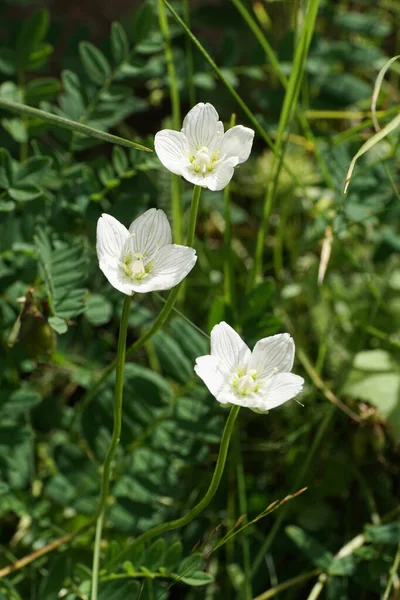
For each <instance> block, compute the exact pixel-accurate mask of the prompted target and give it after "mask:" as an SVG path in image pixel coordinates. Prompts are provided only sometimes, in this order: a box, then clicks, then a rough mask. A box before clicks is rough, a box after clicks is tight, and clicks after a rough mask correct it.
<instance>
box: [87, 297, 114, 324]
mask: <svg viewBox="0 0 400 600" xmlns="http://www.w3.org/2000/svg"><path fill="white" fill-rule="evenodd" d="M112 314H113V306H112V304H111V302H110V301H109V300H107V298H106V297H105V296H101V295H100V294H91V295H90V296H89V298H88V299H87V300H86V310H85V317H86V318H87V320H88V321H89V322H90V323H91V324H92V325H96V326H97V327H99V326H100V325H105V324H106V323H108V322H109V321H110V319H111V317H112Z"/></svg>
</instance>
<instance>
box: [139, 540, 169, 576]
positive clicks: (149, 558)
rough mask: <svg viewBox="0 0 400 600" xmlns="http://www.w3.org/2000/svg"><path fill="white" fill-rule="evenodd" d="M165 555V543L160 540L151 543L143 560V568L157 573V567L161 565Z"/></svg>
mask: <svg viewBox="0 0 400 600" xmlns="http://www.w3.org/2000/svg"><path fill="white" fill-rule="evenodd" d="M164 553H165V541H164V540H163V539H162V538H160V539H159V540H156V541H155V542H153V543H152V544H151V546H150V548H149V549H148V550H147V551H146V556H145V559H144V566H146V568H147V569H149V571H152V572H153V573H154V572H155V571H157V569H158V567H160V566H161V565H162V564H163V560H164Z"/></svg>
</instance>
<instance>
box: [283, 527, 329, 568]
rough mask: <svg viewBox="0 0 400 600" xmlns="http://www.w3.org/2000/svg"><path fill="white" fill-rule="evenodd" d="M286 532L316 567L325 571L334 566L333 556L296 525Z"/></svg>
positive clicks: (287, 528) (288, 528)
mask: <svg viewBox="0 0 400 600" xmlns="http://www.w3.org/2000/svg"><path fill="white" fill-rule="evenodd" d="M285 532H286V534H287V535H288V536H289V537H290V539H291V540H292V541H293V542H294V543H295V544H296V546H297V547H298V548H300V550H301V551H302V552H304V554H305V555H306V556H308V558H309V559H310V560H311V561H312V563H313V564H314V565H315V566H316V567H320V568H321V569H324V570H326V569H329V567H330V565H331V564H332V560H333V554H332V553H331V552H330V551H329V550H327V549H326V548H324V546H322V544H320V543H319V542H317V540H315V539H314V538H313V537H311V536H310V535H308V533H306V532H305V531H304V530H303V529H300V527H296V526H295V525H289V526H288V527H286V529H285Z"/></svg>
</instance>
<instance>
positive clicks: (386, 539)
mask: <svg viewBox="0 0 400 600" xmlns="http://www.w3.org/2000/svg"><path fill="white" fill-rule="evenodd" d="M364 535H365V539H366V540H367V541H368V542H371V543H372V544H390V545H393V544H398V543H400V522H399V521H395V522H393V523H387V524H386V525H367V526H366V527H365V529H364Z"/></svg>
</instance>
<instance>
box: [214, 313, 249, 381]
mask: <svg viewBox="0 0 400 600" xmlns="http://www.w3.org/2000/svg"><path fill="white" fill-rule="evenodd" d="M250 354H251V353H250V349H249V348H248V346H246V344H245V343H244V341H243V340H242V338H241V337H240V335H239V334H238V333H236V331H235V330H234V329H232V327H230V325H228V323H225V321H222V322H221V323H218V325H215V327H213V328H212V330H211V355H212V356H216V357H217V358H219V359H220V361H221V364H222V367H223V368H224V369H226V370H227V371H228V372H229V373H232V374H233V372H234V371H235V370H236V369H238V368H239V367H241V366H242V365H245V364H246V362H247V361H248V360H249V358H250Z"/></svg>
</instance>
